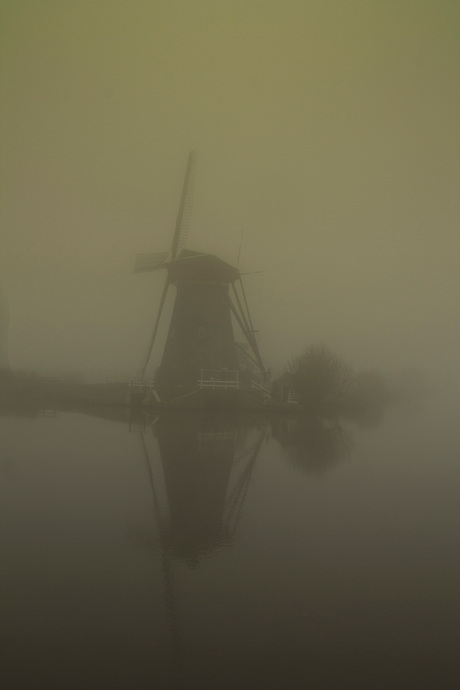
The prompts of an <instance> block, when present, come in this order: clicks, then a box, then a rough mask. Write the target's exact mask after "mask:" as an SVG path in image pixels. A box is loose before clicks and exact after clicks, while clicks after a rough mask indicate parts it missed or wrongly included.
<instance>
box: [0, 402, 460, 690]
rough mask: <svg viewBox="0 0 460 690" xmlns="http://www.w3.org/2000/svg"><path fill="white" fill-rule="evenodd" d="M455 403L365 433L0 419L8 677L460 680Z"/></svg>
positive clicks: (141, 683)
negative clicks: (459, 656) (459, 654)
mask: <svg viewBox="0 0 460 690" xmlns="http://www.w3.org/2000/svg"><path fill="white" fill-rule="evenodd" d="M455 399H456V396H455ZM441 402H442V401H441V400H440V399H437V400H433V401H432V402H430V403H427V405H426V406H425V409H424V410H423V411H417V412H413V411H412V412H411V411H407V410H406V411H404V412H401V411H399V412H396V411H393V412H392V413H391V414H389V415H388V416H387V418H386V419H385V420H384V421H383V423H382V424H380V425H379V426H376V427H373V428H368V429H362V430H359V429H357V428H354V427H352V426H349V425H343V424H337V423H335V424H334V423H330V422H325V421H323V422H321V421H319V420H308V421H303V422H301V423H300V424H299V423H297V422H295V421H294V420H287V419H286V418H284V419H276V418H273V419H270V420H268V419H264V418H262V417H256V418H254V419H239V420H238V419H233V418H231V417H229V416H226V417H222V416H214V417H213V418H212V419H209V418H196V417H195V416H190V415H189V416H187V415H184V416H177V417H168V418H161V419H147V420H144V421H143V423H139V422H138V421H135V420H132V421H131V423H129V422H128V421H123V420H112V419H110V418H104V417H102V416H101V417H91V416H88V415H84V414H77V413H68V412H67V413H65V412H57V413H56V415H49V416H36V417H29V418H25V417H19V416H15V417H8V416H5V417H2V418H0V430H1V437H0V438H1V444H2V446H1V449H0V452H1V466H0V471H1V475H0V485H1V506H2V507H1V514H2V520H1V541H2V555H3V559H2V568H1V573H0V580H1V593H2V596H1V600H2V601H1V621H2V623H1V626H2V630H1V670H0V681H1V683H2V687H5V688H8V689H16V688H31V689H32V688H34V689H38V688H142V689H143V688H151V687H159V688H176V687H177V688H182V687H184V688H208V687H209V688H303V687H312V688H330V687H334V688H335V687H337V688H414V689H415V688H451V687H452V688H454V687H455V688H456V687H458V684H459V679H460V673H459V665H458V661H457V656H458V652H457V649H458V642H459V639H460V634H459V633H460V625H459V620H460V616H459V614H460V605H459V604H460V601H459V599H460V596H459V588H458V582H459V581H460V558H459V551H458V532H459V529H458V526H459V524H460V507H459V501H458V496H459V490H460V467H459V462H458V453H457V439H456V432H455V427H454V423H455V414H454V412H453V410H454V409H455V408H454V407H453V405H449V404H447V403H446V405H445V407H444V409H442V405H441Z"/></svg>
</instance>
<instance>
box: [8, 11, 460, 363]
mask: <svg viewBox="0 0 460 690" xmlns="http://www.w3.org/2000/svg"><path fill="white" fill-rule="evenodd" d="M0 6H1V31H2V35H1V43H2V61H1V70H2V105H1V130H2V132H1V133H2V153H1V162H2V199H1V202H2V238H1V245H0V246H1V256H0V267H1V274H0V278H1V283H2V286H3V290H4V292H6V294H7V296H8V301H9V306H10V322H11V323H10V359H11V362H12V364H13V365H14V366H16V367H21V368H22V367H28V368H35V369H39V370H51V369H53V368H54V367H57V368H59V369H80V368H83V369H98V368H105V369H110V370H114V371H116V370H119V371H123V372H128V371H131V372H134V371H135V370H136V368H137V365H138V363H139V359H140V357H141V354H142V352H143V351H144V348H145V342H146V340H147V339H148V335H149V331H150V328H151V321H152V318H153V313H154V312H155V308H156V305H157V302H158V299H159V293H160V289H161V277H160V276H158V275H153V274H151V275H143V276H138V275H135V276H133V275H132V274H131V269H132V263H133V259H134V255H135V254H136V253H137V252H138V251H154V250H162V249H168V247H169V244H170V241H171V233H172V229H173V226H174V220H175V215H176V211H177V206H178V197H179V193H180V187H181V184H182V176H183V172H184V167H185V161H186V157H187V154H188V151H189V150H190V149H191V148H196V149H198V156H199V167H198V180H197V188H196V194H195V205H194V212H193V217H192V224H191V228H190V235H189V246H191V247H192V248H197V249H203V250H209V251H213V252H217V253H219V254H220V255H221V256H223V257H224V258H226V259H228V260H231V261H234V260H235V258H236V255H237V252H238V244H239V240H240V234H241V229H242V228H243V227H244V228H245V234H244V242H243V249H242V259H241V265H242V267H243V268H244V269H246V270H262V271H263V273H261V274H257V275H254V276H252V277H248V280H247V283H248V292H249V296H250V297H251V302H252V305H253V312H254V320H255V321H256V324H257V327H258V328H259V330H260V335H259V338H260V346H261V349H262V351H263V353H264V354H265V356H266V359H267V363H268V365H270V366H272V367H274V368H275V369H276V368H277V367H279V366H280V365H282V364H283V362H284V361H285V360H286V359H287V358H288V357H289V356H290V355H291V354H292V353H293V352H295V351H297V350H298V349H300V348H302V347H303V346H304V345H305V344H308V343H311V342H317V341H320V340H323V341H326V342H327V343H329V344H330V345H331V346H332V347H333V348H334V349H336V350H337V351H338V352H339V353H340V354H342V355H344V356H345V357H347V358H348V359H349V360H350V361H352V363H353V364H355V365H356V366H370V365H373V364H375V365H376V366H379V367H393V366H396V367H399V366H403V365H405V364H415V365H417V366H423V365H424V364H426V365H427V366H429V367H430V368H433V367H436V368H438V369H441V370H443V371H444V372H449V371H451V370H452V369H453V367H454V366H455V362H456V361H458V360H457V358H456V353H457V350H458V349H459V347H458V345H459V341H460V338H459V329H458V307H459V297H458V295H459V294H460V285H459V239H458V238H459V218H460V213H459V210H460V209H459V197H458V189H459V178H460V173H459V168H460V163H459V160H460V146H459V144H460V137H459V121H460V117H459V116H460V98H459V95H460V93H459V91H460V90H459V76H460V48H459V43H460V39H459V37H460V31H459V29H460V22H459V16H460V5H459V4H458V3H457V2H451V1H448V0H385V1H384V0H374V1H373V0H361V1H360V0H348V1H347V2H344V1H343V0H321V1H320V0H317V1H311V2H309V1H308V0H302V1H300V0H295V1H292V0H291V1H290V0H284V1H283V2H281V1H275V0H263V1H258V0H246V1H245V2H240V1H239V0H238V1H236V0H231V1H230V0H228V1H225V2H224V1H219V0H209V1H205V0H194V1H193V2H190V1H189V0H187V1H186V0H179V1H177V0H176V1H174V0H170V1H168V2H163V1H162V2H159V1H155V0H130V1H129V2H128V1H127V0H124V1H121V0H69V1H66V0H0ZM158 356H159V354H158V353H157V355H156V360H157V361H156V363H158Z"/></svg>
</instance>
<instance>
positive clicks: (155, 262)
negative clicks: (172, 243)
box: [133, 252, 170, 273]
mask: <svg viewBox="0 0 460 690" xmlns="http://www.w3.org/2000/svg"><path fill="white" fill-rule="evenodd" d="M169 258H170V253H169V252H153V253H150V254H137V256H136V261H135V263H134V271H133V272H134V273H146V272H147V271H157V270H158V269H160V268H166V266H167V263H168V260H169Z"/></svg>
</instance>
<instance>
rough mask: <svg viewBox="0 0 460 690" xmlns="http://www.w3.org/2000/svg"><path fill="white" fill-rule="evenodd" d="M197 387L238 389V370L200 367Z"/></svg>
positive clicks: (201, 388)
mask: <svg viewBox="0 0 460 690" xmlns="http://www.w3.org/2000/svg"><path fill="white" fill-rule="evenodd" d="M198 388H199V389H200V390H203V388H210V389H211V390H216V389H217V390H219V389H221V390H239V388H240V381H239V377H238V370H236V371H230V370H229V369H202V370H201V378H200V379H198Z"/></svg>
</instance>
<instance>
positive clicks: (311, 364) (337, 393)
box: [289, 343, 354, 412]
mask: <svg viewBox="0 0 460 690" xmlns="http://www.w3.org/2000/svg"><path fill="white" fill-rule="evenodd" d="M289 373H290V374H291V376H292V382H293V386H294V388H295V391H296V392H297V394H298V395H299V397H300V403H301V404H302V405H304V406H305V407H308V408H310V409H311V410H313V411H317V412H322V411H324V410H325V407H326V406H328V405H331V404H333V403H334V402H336V401H338V400H339V399H340V398H341V397H342V396H343V395H344V394H345V392H346V390H347V389H348V387H349V386H350V385H351V383H352V382H353V379H354V374H353V369H352V367H351V366H350V365H349V364H347V363H346V362H344V361H343V360H342V359H341V358H340V357H338V356H337V355H336V354H334V353H333V352H332V351H331V350H330V349H329V348H328V347H327V345H324V344H323V343H320V344H317V345H310V347H308V348H307V349H306V350H305V351H304V352H302V353H301V354H300V355H297V356H295V357H293V358H292V359H291V361H290V363H289Z"/></svg>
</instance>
